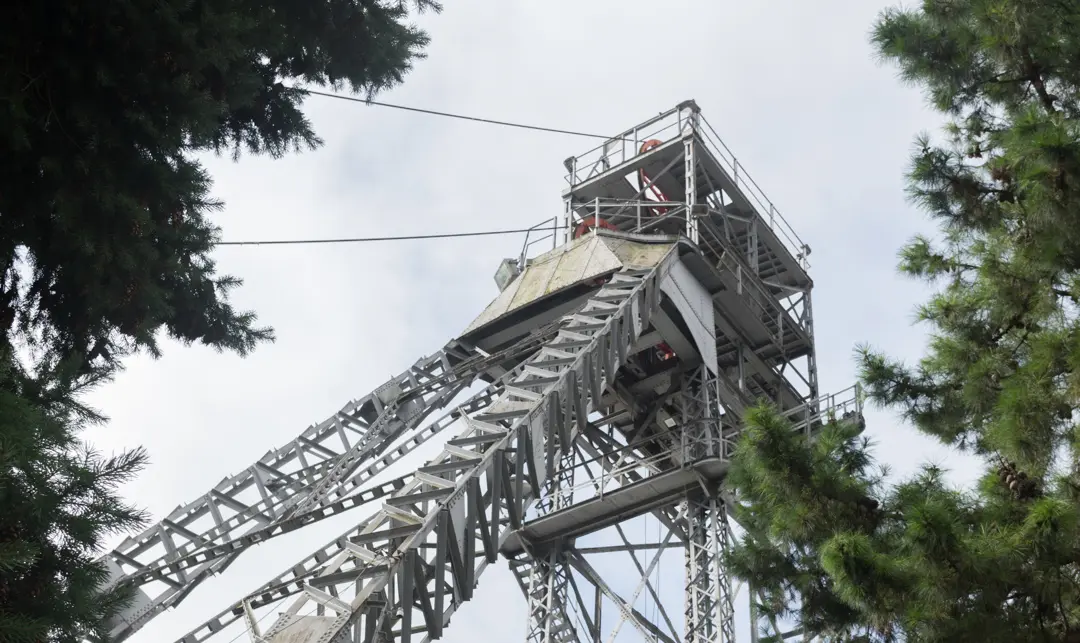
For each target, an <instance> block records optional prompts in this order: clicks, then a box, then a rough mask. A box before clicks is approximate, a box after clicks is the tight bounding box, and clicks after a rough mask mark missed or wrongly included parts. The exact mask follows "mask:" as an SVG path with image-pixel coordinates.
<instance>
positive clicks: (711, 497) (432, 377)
mask: <svg viewBox="0 0 1080 643" xmlns="http://www.w3.org/2000/svg"><path fill="white" fill-rule="evenodd" d="M565 165H566V168H567V171H568V174H567V177H566V178H567V183H568V187H567V188H566V189H565V191H564V193H563V196H564V202H565V209H564V211H563V213H562V214H561V215H560V216H559V217H557V218H556V220H555V222H556V223H557V224H559V225H555V226H553V225H552V222H548V223H547V224H542V225H540V226H537V228H536V229H537V233H538V234H540V233H541V232H543V231H544V230H547V234H548V235H549V236H550V238H551V239H552V240H553V244H552V246H553V247H552V249H551V250H549V251H546V252H543V253H542V254H538V255H537V254H533V253H531V252H528V251H523V252H522V254H521V256H520V257H517V258H515V259H511V260H506V261H504V262H503V264H502V265H501V266H500V268H499V271H498V272H497V273H496V281H497V282H498V284H499V287H500V294H499V295H498V296H497V297H496V299H495V300H494V301H493V302H492V303H491V304H490V305H489V306H488V307H487V309H485V310H484V311H483V313H481V315H480V316H479V317H478V318H477V319H476V320H475V321H474V322H473V323H472V324H470V325H469V327H468V328H466V329H465V331H464V332H463V333H461V335H460V336H459V337H458V338H456V339H454V340H452V341H450V342H449V343H448V344H447V345H446V346H445V347H443V349H442V350H440V351H439V352H437V353H435V354H434V355H432V356H430V357H426V358H423V359H421V360H420V361H418V362H416V363H415V364H414V365H413V366H412V367H410V368H409V369H407V370H406V371H404V372H403V373H401V374H400V375H398V376H397V377H394V378H392V379H391V380H390V381H388V382H387V383H386V384H384V385H383V386H381V387H379V388H378V389H376V390H375V391H373V392H372V393H370V394H368V395H366V396H364V397H363V398H360V399H359V400H356V401H353V402H350V403H349V404H346V405H345V406H344V407H343V408H342V409H341V410H340V411H339V412H337V413H335V414H334V415H333V416H331V417H330V418H328V419H326V420H325V421H324V422H321V423H319V424H317V425H313V426H310V427H308V428H307V429H306V430H305V431H303V433H302V434H301V435H300V436H299V437H297V438H296V439H295V440H294V441H292V442H290V443H289V444H286V445H284V446H282V447H280V448H277V449H274V450H272V451H269V452H268V453H267V454H266V455H265V456H263V457H262V458H261V459H260V460H259V461H258V462H255V463H254V464H253V465H251V466H250V467H249V468H247V469H246V470H244V471H243V472H241V473H239V474H237V475H234V476H230V477H228V478H226V479H225V480H223V481H222V482H221V483H220V484H218V485H217V486H215V487H214V488H213V489H211V490H209V491H208V492H207V493H206V494H205V495H203V496H201V497H199V498H198V499H196V500H194V501H193V502H190V503H188V504H186V505H184V506H181V507H179V508H177V509H176V510H175V511H174V512H172V513H171V514H170V515H169V516H167V517H166V518H164V519H163V520H161V522H159V523H158V524H157V525H155V526H153V527H151V528H150V529H148V530H146V531H145V532H144V533H142V534H140V535H139V536H138V537H135V538H129V539H127V540H126V541H125V542H124V543H122V544H121V546H120V547H118V548H117V549H116V550H114V551H112V552H109V553H108V554H107V555H106V557H105V558H106V560H107V562H108V564H109V566H110V568H111V569H112V571H113V577H114V580H115V582H122V583H127V584H130V585H133V586H135V587H136V588H137V591H136V601H135V603H134V604H133V605H132V607H131V608H130V609H128V610H127V611H126V612H125V613H124V614H123V617H122V618H120V619H117V621H116V622H115V627H114V630H113V634H114V636H115V637H116V638H117V640H123V639H126V638H128V637H129V636H131V635H132V634H133V633H135V632H136V631H137V630H138V629H139V628H141V627H142V626H144V625H145V624H146V623H147V622H148V621H149V620H150V619H152V618H154V616H156V615H157V614H159V613H161V612H163V611H164V610H166V609H168V608H170V607H173V606H175V605H177V604H178V603H180V602H181V601H182V600H183V599H184V598H185V597H186V596H187V595H188V594H189V593H190V592H191V591H192V590H193V589H194V588H195V587H196V586H197V585H198V584H199V583H200V582H201V581H203V580H204V579H206V578H207V577H209V576H210V575H212V574H218V573H221V572H223V571H224V570H225V568H227V567H228V566H229V565H230V564H231V563H232V562H233V561H234V560H235V559H236V557H237V556H238V555H239V554H241V553H242V552H243V551H244V550H245V549H246V548H248V547H251V546H252V545H255V544H257V543H260V542H263V541H266V540H268V539H271V538H274V537H275V536H278V535H281V534H283V533H287V532H290V531H293V530H296V529H301V528H304V527H306V526H308V525H311V524H313V523H315V522H318V521H321V520H323V519H325V518H328V517H330V516H334V515H338V514H340V513H342V512H345V511H349V510H353V509H356V508H362V507H368V508H369V511H368V516H367V517H366V518H364V519H362V520H359V521H358V523H357V524H355V525H354V526H353V527H352V528H350V529H349V530H348V531H347V532H346V533H344V534H341V535H340V536H339V537H338V538H336V539H334V540H333V541H331V542H329V543H327V544H326V545H325V546H324V547H322V548H321V549H319V550H317V551H315V552H313V553H312V554H310V555H309V556H307V557H306V558H304V559H302V560H300V561H299V562H297V563H295V564H293V565H291V566H290V567H288V568H287V569H285V571H283V572H282V573H281V574H279V575H278V576H276V577H275V578H273V579H272V580H270V581H269V582H267V583H266V584H264V585H263V586H262V587H260V588H258V589H257V590H256V591H254V592H252V593H250V594H249V595H247V596H243V597H238V598H237V600H236V601H235V602H234V603H233V604H231V605H228V606H227V607H226V609H225V610H224V611H222V612H221V613H220V614H218V615H217V616H215V617H214V618H212V619H210V620H209V621H207V622H206V623H204V624H203V625H202V626H200V627H198V628H196V629H195V630H193V631H192V632H190V633H189V634H187V635H186V636H184V637H183V638H182V639H180V640H181V641H182V642H183V643H195V642H201V641H211V640H214V641H217V640H219V639H220V640H223V641H229V640H230V638H231V637H232V636H234V635H235V633H236V632H237V631H238V630H237V629H235V628H236V627H240V628H241V629H240V630H239V631H240V632H241V634H243V630H244V629H246V630H247V637H248V639H247V640H250V641H253V642H256V643H259V642H264V643H330V642H332V641H333V642H345V641H349V642H357V643H359V642H364V643H367V642H376V641H378V642H389V641H402V642H412V641H428V640H434V639H439V638H440V637H442V635H443V632H444V629H445V628H446V627H447V626H448V624H449V622H450V620H451V617H452V615H453V614H454V613H455V611H456V610H457V609H458V608H459V607H460V606H461V605H462V604H463V603H465V602H467V601H469V600H470V599H471V598H472V595H473V590H474V588H475V587H476V585H477V582H478V581H479V579H480V577H481V574H482V573H483V572H484V570H485V569H486V568H487V566H489V565H491V564H492V563H496V562H497V561H498V560H499V558H500V557H502V558H504V559H505V560H507V561H508V562H509V565H510V569H511V570H512V572H513V574H514V576H515V578H516V579H517V580H518V583H519V585H520V586H521V589H522V591H523V593H524V596H525V600H526V601H527V604H528V623H527V633H526V641H527V642H528V643H548V642H571V641H581V642H587V641H593V642H599V641H601V640H608V641H613V640H614V638H615V633H616V632H617V631H618V630H619V628H620V627H621V626H622V625H623V624H624V623H625V624H628V625H629V626H630V627H632V628H634V630H636V631H637V632H638V633H640V635H641V637H642V638H644V639H645V640H647V641H665V642H671V643H674V641H677V640H680V639H681V640H684V641H687V642H693V643H704V642H723V643H728V642H732V641H734V640H735V612H736V598H735V597H736V588H735V587H733V583H732V579H731V578H730V577H729V575H728V574H727V572H726V570H725V569H724V566H723V564H722V553H723V551H724V550H725V548H726V547H727V546H728V545H729V543H730V542H731V539H732V531H731V529H732V525H731V523H730V521H729V518H728V511H727V509H728V507H729V506H730V503H732V502H736V501H737V498H732V497H731V496H730V495H729V494H728V493H727V492H725V491H724V490H723V488H722V482H723V479H724V475H725V473H726V471H727V468H728V460H729V457H730V455H731V453H732V449H733V445H734V440H735V438H736V437H737V434H738V432H739V430H740V418H741V416H742V414H743V412H744V411H745V409H747V408H748V407H749V406H750V405H752V404H754V403H755V402H756V401H757V400H759V399H762V398H764V399H767V400H769V401H770V402H772V403H773V404H774V405H776V407H778V408H779V409H780V410H781V411H782V412H783V413H784V414H786V415H787V416H788V417H789V418H790V419H791V422H792V427H793V430H798V431H805V432H806V434H807V435H808V436H812V435H813V432H814V431H815V430H816V429H817V428H818V427H820V426H821V424H822V423H823V422H825V421H827V420H832V419H850V421H854V422H859V423H861V422H862V413H861V406H860V402H859V396H858V395H857V391H856V390H855V389H854V388H852V389H849V390H848V391H845V392H844V393H841V394H837V395H830V396H822V395H820V394H819V391H818V384H817V369H816V364H815V354H814V331H813V315H812V311H811V305H810V300H811V289H812V286H813V284H812V281H811V280H810V278H809V276H808V275H807V272H806V270H807V267H808V266H807V262H806V256H807V255H808V254H809V248H808V247H807V246H806V245H804V244H803V243H802V242H801V241H800V240H799V238H798V237H797V236H796V235H795V233H794V232H793V231H792V230H791V229H790V227H789V226H788V225H787V223H786V222H785V221H784V220H783V218H782V217H781V216H780V215H779V213H778V212H777V211H776V209H775V208H774V207H773V205H772V203H771V202H770V201H768V200H767V199H766V198H765V197H764V196H763V195H762V193H761V190H760V189H759V188H758V187H757V185H756V184H755V183H754V182H753V181H752V180H751V179H749V177H748V176H747V175H746V172H745V170H744V169H743V168H742V167H740V165H739V164H738V162H737V161H736V160H735V158H734V156H733V155H732V154H731V152H730V151H729V150H728V149H727V147H726V146H725V145H724V144H723V143H722V142H721V141H720V139H719V137H718V136H717V135H716V133H715V131H713V129H712V127H711V126H710V125H709V124H708V123H707V122H706V121H705V119H704V118H703V117H702V116H701V115H700V113H699V110H698V107H697V105H696V104H694V103H693V102H692V101H688V102H685V103H682V104H680V105H678V106H677V107H676V108H674V109H672V110H669V111H667V112H664V113H663V114H661V115H660V116H658V117H656V118H653V119H651V120H649V121H647V122H645V123H642V124H640V125H638V126H636V127H634V128H633V129H631V130H628V131H626V132H624V133H622V134H620V135H619V136H616V137H613V138H612V139H610V140H608V141H606V142H605V143H604V144H603V145H601V146H600V147H598V148H596V149H594V150H591V151H590V152H588V153H586V154H584V155H581V156H578V157H573V158H570V159H568V160H567V161H566V164H565ZM533 245H534V244H530V243H528V242H526V246H525V247H526V250H528V249H529V248H530V247H532V246H533ZM462 398H463V399H462ZM447 409H449V410H447ZM448 435H449V436H452V437H449V438H448V439H445V438H446V436H448ZM437 436H438V438H440V439H445V443H444V444H443V447H442V451H441V453H439V455H438V456H436V457H435V458H434V459H432V460H430V461H428V462H427V463H426V464H424V465H423V466H420V467H419V468H417V469H415V470H411V471H410V470H408V469H407V468H406V469H402V470H400V471H398V470H397V469H401V467H400V466H398V463H399V461H400V460H402V459H403V458H405V457H406V456H408V455H409V454H410V453H412V452H413V451H414V450H416V449H417V448H418V447H420V446H421V445H424V444H425V443H428V442H429V441H433V440H435V439H436V437H437ZM372 509H374V511H372ZM646 515H648V516H652V517H653V518H654V519H655V520H656V522H657V524H658V525H659V526H660V529H661V531H662V533H661V534H660V537H659V539H658V540H657V541H656V542H645V543H632V542H631V539H630V538H628V537H627V534H626V530H624V529H623V526H624V525H625V524H626V523H627V522H628V521H630V520H633V519H636V518H639V517H642V516H646ZM651 519H652V518H651ZM602 530H607V531H608V532H610V533H613V534H616V535H617V540H618V544H615V545H612V546H604V547H585V546H582V545H581V543H583V542H585V540H587V539H588V538H589V537H591V536H592V535H594V534H597V533H599V532H601V531H602ZM672 548H681V549H682V550H683V560H684V565H685V573H684V575H683V578H684V586H683V594H684V597H685V598H684V604H683V606H682V607H683V609H682V610H681V612H682V615H683V625H682V628H681V630H682V633H681V634H680V633H679V632H678V631H677V630H678V629H679V628H678V627H677V626H676V625H675V624H674V621H673V620H672V617H671V613H672V612H675V613H676V616H677V612H678V610H675V609H672V606H671V605H670V604H668V605H664V604H663V603H664V602H663V601H661V600H660V597H659V593H658V591H657V589H656V588H655V587H654V584H653V582H652V581H651V574H653V572H654V570H655V569H656V567H657V565H658V561H659V560H660V554H662V553H663V552H664V551H665V550H668V549H672ZM598 552H605V553H610V552H623V553H625V554H626V555H628V556H629V558H628V559H627V564H630V563H632V564H633V567H634V568H635V569H636V571H637V573H638V574H640V577H641V580H640V582H639V583H638V584H637V586H636V587H635V591H634V592H633V595H631V596H625V595H623V594H620V593H619V592H617V591H616V590H615V589H614V588H613V587H612V584H611V582H610V579H605V577H604V575H603V574H601V573H600V572H598V571H597V568H596V567H595V566H594V564H593V563H591V562H590V554H595V553H598ZM639 553H641V554H642V557H639ZM589 590H591V593H590V591H589ZM746 591H747V593H748V595H749V596H750V598H751V599H753V588H746ZM643 595H644V596H651V597H652V600H653V601H654V611H655V612H656V614H655V615H654V617H653V618H650V616H649V615H648V614H647V613H643V612H642V611H641V610H639V609H637V608H636V607H635V603H636V602H637V599H638V598H639V597H641V596H643ZM749 605H750V612H751V614H750V616H751V619H753V620H757V619H755V618H754V616H753V615H754V606H753V600H751V601H750V602H749ZM605 606H606V607H605ZM612 607H614V612H612V611H611V608H612ZM605 614H606V615H608V618H609V620H610V618H611V617H610V615H611V614H616V615H617V616H618V623H617V624H616V627H615V632H612V633H611V634H610V636H606V635H605V633H604V632H603V631H602V627H603V620H602V619H603V618H604V615H605ZM268 616H272V617H273V619H272V620H270V621H267V617H268ZM657 620H659V621H661V622H659V623H658V622H656V621H657ZM753 625H754V627H752V628H750V629H751V630H752V632H751V634H750V635H749V636H750V638H751V639H754V640H756V638H757V636H758V632H759V631H764V632H768V633H772V634H782V635H784V636H785V637H786V636H787V635H790V634H791V633H784V632H782V631H781V626H780V624H777V623H754V624H753ZM230 627H232V628H233V629H231V630H230V629H229V628H230ZM498 638H499V640H505V639H506V638H509V635H502V634H500V635H499V637H498Z"/></svg>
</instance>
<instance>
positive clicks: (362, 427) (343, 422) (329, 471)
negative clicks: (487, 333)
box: [104, 329, 553, 641]
mask: <svg viewBox="0 0 1080 643" xmlns="http://www.w3.org/2000/svg"><path fill="white" fill-rule="evenodd" d="M552 332H553V329H540V331H539V332H537V333H535V334H533V335H531V336H529V337H527V338H525V339H524V340H522V341H520V342H518V343H517V344H515V345H514V346H512V347H510V348H508V349H506V350H505V351H501V352H500V353H499V354H496V355H483V354H481V353H479V352H477V351H475V350H473V349H471V348H468V347H467V346H466V345H465V344H463V343H461V342H459V341H456V340H455V341H453V342H450V343H449V344H447V346H446V347H445V348H443V349H442V350H441V351H439V352H438V353H436V354H435V355H432V356H430V357H426V358H423V359H421V360H420V361H418V362H417V363H416V364H414V365H413V366H412V367H410V368H409V369H408V370H406V371H405V372H403V373H402V374H400V375H398V376H397V377H394V378H392V379H391V380H389V381H388V382H387V383H386V384H384V385H382V386H380V387H379V388H377V389H376V390H375V391H373V392H372V393H370V394H368V395H366V396H364V397H363V398H361V399H359V400H357V401H354V402H350V403H349V404H347V405H346V406H345V407H343V408H342V409H341V410H340V411H338V412H337V413H335V414H334V415H333V416H331V417H329V418H327V419H326V420H324V421H323V422H321V423H319V424H317V425H313V426H310V427H308V428H307V429H306V430H305V431H304V432H303V433H301V434H300V436H298V437H297V438H296V439H295V440H293V441H292V442H289V443H288V444H286V445H285V446H283V447H281V448H278V449H275V450H272V451H269V452H268V453H267V454H266V455H264V456H263V457H262V458H260V459H259V460H258V461H257V462H255V463H254V464H253V465H251V466H250V467H248V468H247V469H245V470H244V471H243V472H241V473H239V474H237V475H234V476H230V477H228V478H225V479H224V480H222V481H221V482H220V483H218V484H217V485H216V486H215V487H214V488H213V489H211V490H210V491H209V492H208V493H206V494H204V495H203V496H202V497H200V498H198V499H197V500H195V501H193V502H190V503H187V504H185V505H181V506H180V507H178V508H177V509H175V510H174V511H173V512H172V513H170V514H169V515H168V517H166V518H165V519H163V520H162V521H161V522H159V523H158V524H156V525H154V526H152V527H150V528H148V529H147V530H145V531H144V532H143V533H141V534H140V535H138V536H136V537H133V538H128V539H126V540H125V541H124V542H123V543H121V545H120V546H119V547H117V548H116V549H114V550H113V551H111V552H109V553H108V554H106V555H105V557H104V558H105V560H106V562H107V564H108V565H109V567H110V569H111V571H112V574H113V578H112V582H114V583H126V584H131V585H135V586H143V588H142V589H141V590H139V594H138V595H137V597H136V601H135V603H134V605H133V607H132V608H130V609H129V610H128V611H127V612H126V613H123V614H122V615H121V617H120V618H119V619H117V620H116V621H115V622H114V628H113V637H114V639H115V640H117V641H121V640H124V639H126V638H127V637H129V636H131V635H132V634H133V633H135V632H136V631H138V630H139V629H140V628H141V627H142V626H143V625H145V623H146V622H148V621H149V620H150V619H151V618H152V617H153V616H155V615H156V614H159V613H161V612H162V611H164V610H166V609H168V608H170V607H174V606H176V605H177V604H179V603H180V602H181V601H182V600H183V599H184V598H185V597H186V596H187V595H188V594H189V593H190V592H191V591H192V590H193V589H194V588H195V587H196V586H197V585H198V584H199V583H201V582H202V581H203V580H205V579H206V578H208V577H210V576H211V575H214V574H218V573H221V572H222V571H223V570H224V569H225V568H226V567H228V566H229V565H230V564H231V563H232V562H233V561H234V560H235V558H236V556H237V555H238V554H239V553H241V552H242V551H243V550H245V549H247V548H248V547H250V546H252V545H254V544H257V543H260V542H263V541H265V540H267V539H270V538H273V537H275V536H278V535H281V534H284V533H288V532H290V531H293V530H295V529H298V528H301V527H303V526H306V525H308V524H311V523H313V522H316V521H319V520H323V519H325V518H328V517H330V516H333V515H336V514H338V513H341V512H342V511H346V510H349V509H353V508H355V507H357V506H360V505H362V504H364V503H366V502H370V501H372V500H374V499H376V498H379V497H382V496H384V495H387V494H389V493H390V492H391V491H393V489H394V486H393V482H389V483H384V484H382V485H379V486H376V487H370V488H362V487H361V485H363V484H364V483H366V482H368V481H369V480H370V479H371V478H372V477H374V476H375V475H376V474H378V473H380V472H382V471H383V470H385V469H386V468H387V467H388V466H390V465H391V464H393V463H394V462H396V461H397V460H399V459H400V458H402V457H404V456H405V455H407V454H408V453H410V452H412V451H413V450H414V449H415V448H417V447H418V446H420V445H421V444H423V443H424V442H426V441H427V440H429V439H430V438H431V437H433V436H434V435H435V434H437V433H439V432H440V431H441V430H442V429H444V428H446V426H448V425H449V424H450V422H449V421H444V422H441V423H434V424H432V425H430V426H428V427H427V428H426V429H425V430H424V431H422V432H416V431H415V429H416V428H417V427H418V426H419V424H420V423H421V422H422V421H423V420H424V419H425V418H427V417H428V416H429V415H430V414H431V413H432V412H433V411H435V410H437V409H439V408H442V407H443V406H445V405H446V404H447V403H449V402H450V401H451V400H452V399H453V398H454V397H456V396H457V395H458V394H460V393H461V392H462V391H463V390H464V389H466V388H467V387H468V386H470V385H471V384H472V383H474V382H475V381H476V380H477V378H479V377H481V376H484V375H485V373H486V372H487V370H488V369H491V368H492V367H493V366H496V365H498V364H500V363H501V362H503V361H508V360H509V361H512V360H513V359H515V358H518V359H520V358H521V357H523V356H524V355H527V354H528V353H529V352H534V351H535V350H537V349H538V347H539V346H540V345H542V342H543V340H544V339H546V338H548V337H550V335H551V333H552ZM545 333H546V334H545ZM496 391H497V387H496V386H494V385H493V386H491V387H489V388H488V389H487V390H486V391H485V392H483V393H482V394H480V395H478V396H475V397H474V398H473V404H472V406H471V407H467V410H468V411H470V412H471V411H476V410H478V409H479V408H482V407H483V406H485V405H487V404H489V403H490V401H491V399H492V397H493V395H494V393H495V392H496ZM403 434H407V436H408V439H406V440H405V441H404V442H401V443H400V444H397V447H396V448H395V449H394V451H393V452H391V453H390V454H387V455H383V454H384V453H385V451H386V450H387V449H388V448H389V447H390V446H392V445H393V444H394V443H395V440H397V439H398V438H399V437H400V436H402V435H403ZM380 455H382V456H383V457H381V458H379V459H377V460H374V461H372V460H373V459H374V458H376V457H377V456H380ZM155 581H156V587H153V586H150V587H147V584H148V583H154V582H155ZM146 590H149V591H151V592H153V595H152V596H151V594H150V593H148V592H147V591H146Z"/></svg>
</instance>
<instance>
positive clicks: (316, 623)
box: [270, 614, 337, 643]
mask: <svg viewBox="0 0 1080 643" xmlns="http://www.w3.org/2000/svg"><path fill="white" fill-rule="evenodd" d="M282 618H285V619H287V620H288V625H287V626H286V627H285V628H284V629H282V630H281V631H280V632H278V633H277V634H274V635H273V637H272V638H271V639H270V643H314V642H315V641H318V640H319V639H320V638H321V637H322V636H323V635H324V634H326V632H328V631H329V630H330V628H331V627H332V626H333V625H334V622H335V621H336V620H337V617H334V616H314V615H309V616H298V615H292V614H289V615H286V616H283V617H282Z"/></svg>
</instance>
